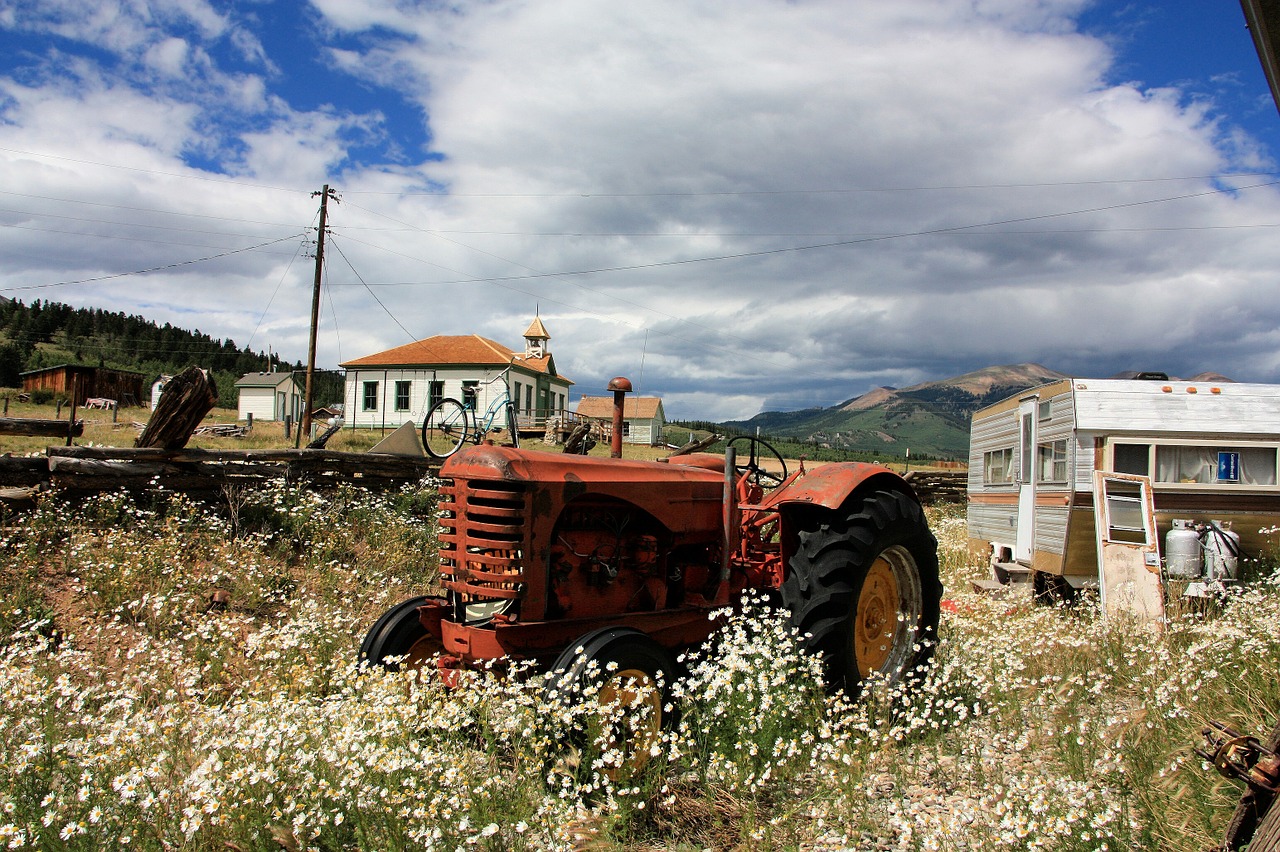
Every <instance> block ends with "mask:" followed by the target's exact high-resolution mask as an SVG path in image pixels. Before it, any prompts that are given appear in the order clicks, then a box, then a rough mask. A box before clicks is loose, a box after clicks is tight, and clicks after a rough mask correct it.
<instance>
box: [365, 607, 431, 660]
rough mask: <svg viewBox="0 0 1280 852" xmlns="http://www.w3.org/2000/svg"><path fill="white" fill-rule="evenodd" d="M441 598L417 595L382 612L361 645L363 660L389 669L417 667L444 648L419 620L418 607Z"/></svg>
mask: <svg viewBox="0 0 1280 852" xmlns="http://www.w3.org/2000/svg"><path fill="white" fill-rule="evenodd" d="M438 600H440V599H439V598H430V597H416V598H409V600H407V601H402V602H400V603H398V604H396V605H395V606H393V607H392V608H391V609H389V610H387V611H386V612H384V613H383V614H382V617H381V618H379V619H378V620H377V621H376V622H374V625H373V627H371V628H369V632H368V633H366V634H365V637H364V642H362V643H361V644H360V659H361V660H368V661H369V662H370V663H371V664H372V665H375V666H381V667H382V668H384V669H386V670H387V671H391V672H395V671H399V670H400V669H402V668H403V669H408V670H414V671H416V670H417V669H420V668H422V666H423V665H424V664H425V663H427V662H429V661H430V660H431V659H433V658H434V657H435V656H436V655H437V654H440V653H441V652H443V651H444V645H443V644H442V643H441V642H440V640H439V639H437V638H436V637H434V636H432V635H431V634H430V633H428V632H427V628H425V627H423V626H422V622H421V621H419V620H418V609H419V607H421V606H423V605H424V604H428V603H431V602H433V601H438Z"/></svg>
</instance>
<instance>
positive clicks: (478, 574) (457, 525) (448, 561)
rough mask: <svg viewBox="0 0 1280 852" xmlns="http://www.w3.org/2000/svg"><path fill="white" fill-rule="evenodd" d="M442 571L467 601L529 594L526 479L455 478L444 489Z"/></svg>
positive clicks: (446, 584) (512, 598) (453, 589)
mask: <svg viewBox="0 0 1280 852" xmlns="http://www.w3.org/2000/svg"><path fill="white" fill-rule="evenodd" d="M440 493H441V497H442V499H441V503H440V508H441V509H442V510H443V512H444V516H443V517H442V518H441V519H440V528H441V532H440V575H441V579H442V581H443V583H444V587H445V588H446V589H448V590H450V591H451V592H456V593H458V594H460V595H462V602H463V603H469V602H477V601H495V600H498V601H508V602H511V601H515V600H517V599H519V598H520V597H522V596H523V595H524V590H525V586H524V583H523V581H522V580H523V562H522V557H523V554H524V549H525V521H526V519H527V518H528V517H529V506H528V498H527V495H526V493H525V489H524V486H523V485H522V484H521V483H512V482H504V481H501V480H499V481H492V482H491V481H485V480H479V481H465V480H455V481H454V483H453V484H452V485H449V486H446V487H444V488H442V489H441V492H440Z"/></svg>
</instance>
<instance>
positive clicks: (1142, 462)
mask: <svg viewBox="0 0 1280 852" xmlns="http://www.w3.org/2000/svg"><path fill="white" fill-rule="evenodd" d="M1111 468H1112V470H1114V471H1115V472H1116V473H1132V474H1136V475H1138V476H1150V475H1151V445H1150V444H1116V446H1115V462H1114V464H1112V466H1111Z"/></svg>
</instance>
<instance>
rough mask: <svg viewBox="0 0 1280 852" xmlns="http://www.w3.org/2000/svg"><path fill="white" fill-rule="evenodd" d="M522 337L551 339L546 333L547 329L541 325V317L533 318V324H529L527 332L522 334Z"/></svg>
mask: <svg viewBox="0 0 1280 852" xmlns="http://www.w3.org/2000/svg"><path fill="white" fill-rule="evenodd" d="M524 336H525V337H542V338H545V339H547V340H550V339H551V335H550V334H548V333H547V327H546V326H545V325H543V324H542V317H534V318H533V322H531V323H529V330H528V331H526V332H525V333H524Z"/></svg>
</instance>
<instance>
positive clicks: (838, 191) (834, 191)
mask: <svg viewBox="0 0 1280 852" xmlns="http://www.w3.org/2000/svg"><path fill="white" fill-rule="evenodd" d="M0 150H2V149H0ZM1278 174H1280V172H1238V173H1229V174H1221V175H1185V176H1179V177H1155V178H1113V179H1106V180H1076V181H1041V182H1031V183H973V184H939V185H936V186H880V187H855V188H830V187H828V188H823V189H744V190H712V191H707V192H396V191H392V190H346V193H347V194H348V195H396V196H400V197H403V198H421V197H427V198H429V197H433V196H440V197H447V198H715V197H723V196H730V197H732V196H760V195H857V194H862V193H877V192H941V191H952V190H971V189H1047V188H1050V187H1065V186H1108V185H1119V184H1142V183H1170V182H1176V181H1188V180H1229V179H1232V178H1250V177H1274V176H1276V175H1278Z"/></svg>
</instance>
